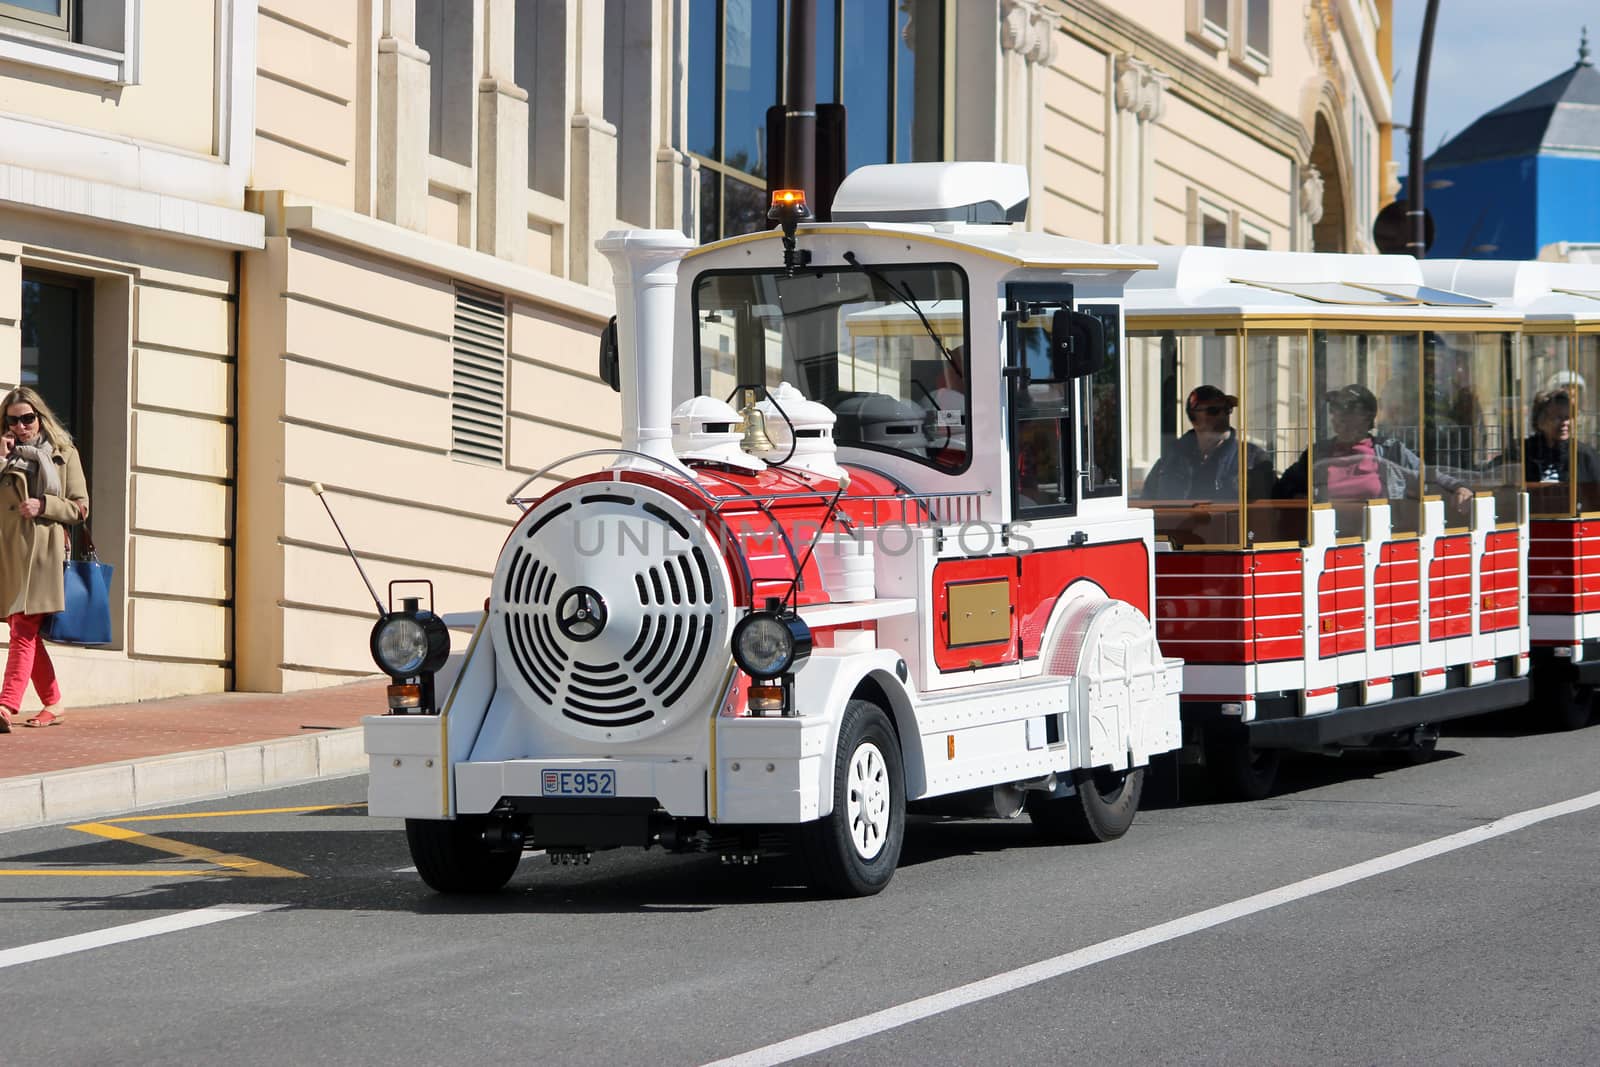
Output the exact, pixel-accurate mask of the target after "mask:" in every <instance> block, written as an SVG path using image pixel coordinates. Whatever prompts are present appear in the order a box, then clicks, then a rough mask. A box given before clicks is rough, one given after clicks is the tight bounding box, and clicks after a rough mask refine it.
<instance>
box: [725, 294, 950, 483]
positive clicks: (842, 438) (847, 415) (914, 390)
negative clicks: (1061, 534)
mask: <svg viewBox="0 0 1600 1067" xmlns="http://www.w3.org/2000/svg"><path fill="white" fill-rule="evenodd" d="M694 314H695V323H696V326H697V330H698V333H699V339H700V343H699V345H698V346H697V349H696V353H695V391H696V392H697V393H702V394H708V395H710V396H715V397H719V398H722V399H728V398H730V397H732V395H733V393H734V392H735V390H736V389H737V388H739V387H741V386H752V385H761V386H765V387H767V388H776V387H777V385H778V383H779V382H783V381H786V382H789V383H790V384H792V385H794V386H795V387H796V388H797V389H799V390H800V391H801V392H802V393H804V394H805V396H806V398H807V399H809V400H816V401H820V402H821V403H823V404H826V405H827V406H828V407H829V408H830V409H831V410H832V411H833V413H834V414H835V415H836V416H837V417H838V420H839V421H838V423H837V424H836V425H835V426H834V434H833V435H834V439H835V440H836V441H837V442H838V443H839V444H840V445H841V446H854V447H857V448H868V449H875V450H878V451H883V452H891V453H894V454H897V455H901V456H905V457H908V458H910V459H914V460H916V461H918V462H920V463H926V464H928V465H929V466H932V467H936V468H939V469H941V470H947V471H952V472H954V471H959V470H964V469H966V466H967V455H968V441H967V428H968V425H969V419H968V412H969V411H970V403H969V400H970V396H969V390H968V385H967V380H968V373H967V355H966V344H967V280H966V276H965V275H964V274H962V272H961V271H960V270H959V269H957V268H955V267H952V266H917V267H883V268H874V267H871V266H870V265H869V267H868V268H867V269H866V270H855V269H838V270H807V271H805V272H804V273H801V274H797V275H795V276H794V277H792V278H791V277H789V276H788V275H786V274H785V273H784V272H782V271H772V272H754V271H740V272H712V273H707V274H703V275H701V276H700V278H699V279H698V280H697V281H696V283H695V291H694ZM731 402H735V403H736V402H737V400H736V398H735V399H734V400H733V401H731Z"/></svg>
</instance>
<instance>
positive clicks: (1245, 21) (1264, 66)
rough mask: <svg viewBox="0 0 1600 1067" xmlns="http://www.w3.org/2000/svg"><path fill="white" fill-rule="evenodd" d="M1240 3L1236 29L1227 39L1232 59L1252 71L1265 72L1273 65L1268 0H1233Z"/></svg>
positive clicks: (1237, 3)
mask: <svg viewBox="0 0 1600 1067" xmlns="http://www.w3.org/2000/svg"><path fill="white" fill-rule="evenodd" d="M1233 3H1234V4H1236V5H1237V7H1236V8H1235V14H1236V17H1235V18H1234V20H1233V25H1234V27H1235V28H1234V32H1233V33H1232V34H1231V36H1230V39H1229V41H1228V55H1229V57H1230V58H1231V59H1232V60H1233V62H1234V63H1235V64H1236V65H1238V66H1240V67H1243V68H1244V69H1246V70H1248V71H1250V72H1251V73H1253V74H1265V73H1266V72H1267V71H1268V70H1270V69H1271V67H1272V16H1271V15H1270V14H1268V7H1267V0H1233Z"/></svg>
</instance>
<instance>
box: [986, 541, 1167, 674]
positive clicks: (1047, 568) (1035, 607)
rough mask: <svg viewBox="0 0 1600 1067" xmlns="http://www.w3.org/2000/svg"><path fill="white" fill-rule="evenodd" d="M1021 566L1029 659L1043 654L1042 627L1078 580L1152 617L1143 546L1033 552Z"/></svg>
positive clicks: (1020, 607) (1021, 618) (1020, 609)
mask: <svg viewBox="0 0 1600 1067" xmlns="http://www.w3.org/2000/svg"><path fill="white" fill-rule="evenodd" d="M1021 565H1022V590H1021V599H1020V600H1019V601H1018V603H1017V616H1018V622H1019V626H1020V628H1021V637H1022V654H1023V656H1025V657H1028V658H1032V657H1034V656H1037V655H1038V654H1039V645H1040V643H1041V642H1042V641H1043V640H1044V628H1045V626H1046V625H1048V624H1049V622H1050V613H1051V611H1053V610H1055V606H1056V601H1057V600H1059V599H1060V598H1061V591H1062V590H1063V589H1065V588H1066V587H1067V586H1069V585H1071V584H1072V583H1073V582H1075V581H1077V580H1078V579H1080V578H1088V579H1090V580H1092V581H1093V582H1094V583H1095V584H1096V585H1098V586H1099V587H1100V588H1101V589H1104V590H1105V591H1106V595H1107V596H1109V597H1111V598H1112V599H1113V600H1121V601H1124V602H1125V603H1128V604H1131V605H1133V606H1134V607H1136V608H1138V609H1139V611H1140V612H1141V613H1143V615H1144V616H1145V618H1149V617H1150V578H1149V574H1150V554H1149V552H1148V551H1146V549H1145V546H1144V542H1143V541H1120V542H1114V543H1111V544H1104V545H1085V546H1083V547H1082V548H1048V549H1035V550H1034V551H1032V552H1028V553H1026V554H1024V555H1023V556H1022V557H1021ZM1173 654H1174V655H1176V653H1173Z"/></svg>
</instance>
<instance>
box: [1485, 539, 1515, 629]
mask: <svg viewBox="0 0 1600 1067" xmlns="http://www.w3.org/2000/svg"><path fill="white" fill-rule="evenodd" d="M1517 547H1518V545H1517V532H1516V531H1515V530H1500V531H1496V532H1493V533H1490V534H1489V535H1488V537H1486V538H1485V539H1484V553H1483V562H1482V564H1481V565H1480V566H1479V568H1478V591H1479V595H1480V596H1481V597H1482V602H1483V608H1482V611H1481V613H1480V615H1479V617H1478V626H1479V629H1480V631H1481V632H1483V633H1493V632H1495V631H1497V630H1515V629H1516V628H1517V625H1518V623H1519V622H1520V621H1521V620H1520V619H1519V617H1518V616H1519V610H1518V604H1517Z"/></svg>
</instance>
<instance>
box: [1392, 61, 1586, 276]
mask: <svg viewBox="0 0 1600 1067" xmlns="http://www.w3.org/2000/svg"><path fill="white" fill-rule="evenodd" d="M1427 180H1428V189H1427V196H1426V198H1425V200H1424V203H1425V204H1426V206H1427V209H1428V213H1429V214H1430V215H1432V216H1433V220H1434V226H1435V231H1434V232H1435V236H1434V242H1433V247H1432V248H1431V249H1430V250H1429V252H1428V255H1429V256H1430V257H1433V258H1448V257H1468V258H1474V259H1533V258H1535V257H1537V256H1538V254H1539V249H1541V248H1543V247H1544V246H1545V245H1548V244H1551V243H1553V242H1556V241H1571V242H1600V71H1597V70H1595V67H1594V64H1593V63H1592V62H1591V61H1590V59H1589V45H1588V38H1587V35H1585V38H1584V41H1583V43H1582V44H1581V45H1580V46H1579V49H1578V62H1577V63H1575V64H1574V65H1573V66H1572V68H1571V69H1569V70H1566V71H1563V72H1562V73H1560V74H1558V75H1556V76H1555V77H1554V78H1551V79H1550V80H1549V81H1547V82H1545V83H1544V84H1543V85H1540V86H1538V87H1536V88H1534V89H1530V90H1529V91H1528V92H1526V93H1523V94H1522V95H1521V96H1519V97H1517V98H1516V99H1514V100H1511V101H1509V102H1507V103H1505V104H1502V105H1501V106H1499V107H1497V108H1495V109H1494V110H1493V111H1490V112H1488V113H1486V114H1484V115H1481V116H1480V117H1479V118H1478V119H1477V121H1475V122H1474V123H1473V124H1472V125H1471V126H1468V127H1467V128H1466V129H1465V130H1464V131H1462V132H1461V134H1460V135H1459V136H1457V137H1454V138H1452V139H1451V140H1450V141H1448V142H1447V143H1445V145H1444V146H1443V147H1441V148H1440V149H1439V150H1438V151H1437V152H1435V153H1434V154H1433V155H1432V156H1429V157H1428V161H1427ZM1406 184H1407V183H1406V182H1405V180H1402V183H1401V191H1400V197H1401V198H1402V199H1403V198H1404V197H1405V196H1406Z"/></svg>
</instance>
